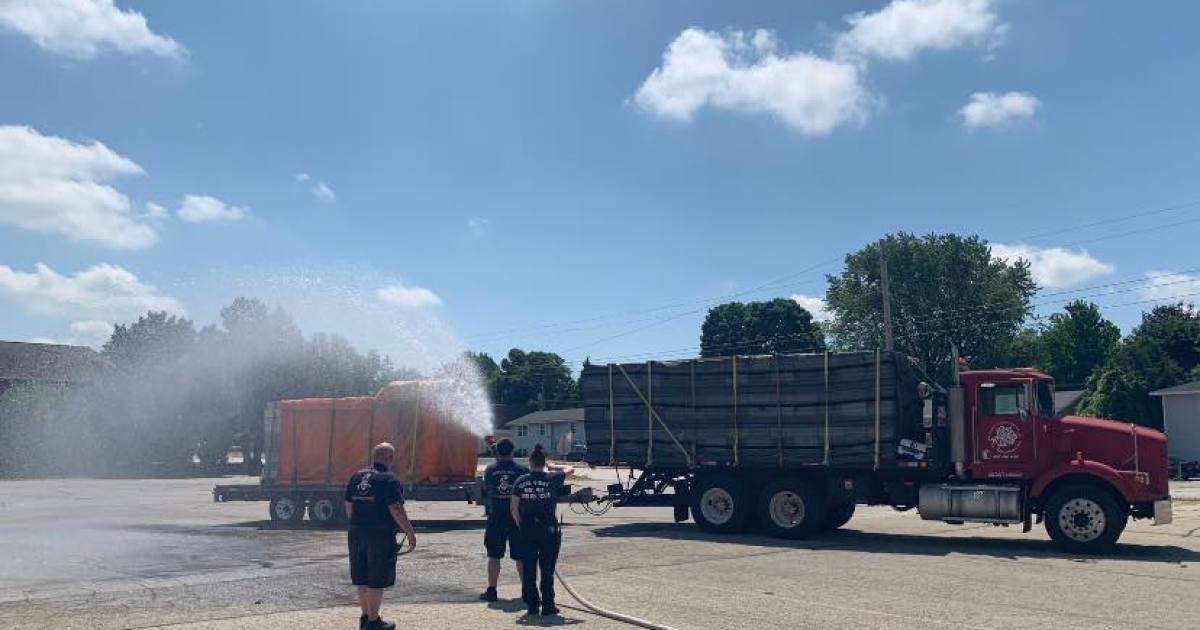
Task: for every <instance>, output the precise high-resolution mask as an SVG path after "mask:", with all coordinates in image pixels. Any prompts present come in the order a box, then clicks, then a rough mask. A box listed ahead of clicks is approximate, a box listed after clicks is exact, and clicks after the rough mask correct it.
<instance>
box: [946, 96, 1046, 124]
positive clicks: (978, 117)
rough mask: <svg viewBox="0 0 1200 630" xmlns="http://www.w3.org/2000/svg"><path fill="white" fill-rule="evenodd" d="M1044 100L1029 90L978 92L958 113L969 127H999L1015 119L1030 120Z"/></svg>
mask: <svg viewBox="0 0 1200 630" xmlns="http://www.w3.org/2000/svg"><path fill="white" fill-rule="evenodd" d="M1041 105H1042V102H1041V100H1039V99H1038V97H1036V96H1034V95H1032V94H1029V93H1028V92H1005V93H1003V94H1001V93H999V92H976V93H974V94H972V95H971V100H970V101H968V102H967V104H966V105H963V106H962V109H960V110H958V115H959V117H960V118H962V122H963V126H965V127H966V128H968V129H978V128H980V127H998V126H1000V125H1003V124H1005V123H1008V122H1011V121H1015V120H1029V119H1031V118H1033V116H1034V114H1036V113H1037V110H1038V108H1039V107H1041Z"/></svg>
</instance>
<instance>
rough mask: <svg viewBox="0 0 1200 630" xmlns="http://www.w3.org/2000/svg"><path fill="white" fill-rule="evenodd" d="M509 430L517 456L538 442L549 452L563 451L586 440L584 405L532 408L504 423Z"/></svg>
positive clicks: (554, 453)
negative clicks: (532, 409)
mask: <svg viewBox="0 0 1200 630" xmlns="http://www.w3.org/2000/svg"><path fill="white" fill-rule="evenodd" d="M504 428H505V429H507V430H509V431H511V432H512V441H513V446H515V447H516V453H517V455H518V456H524V455H528V454H529V453H530V452H531V451H533V447H534V446H536V445H538V444H541V445H542V447H543V448H545V449H546V453H548V454H550V455H564V454H566V453H567V452H568V451H570V450H571V448H572V447H573V446H575V445H576V444H586V443H587V437H586V435H585V433H584V429H583V408H578V409H555V410H552V411H535V412H533V413H531V414H528V415H524V416H521V417H520V418H517V419H516V420H513V421H511V422H509V423H508V424H506V425H504Z"/></svg>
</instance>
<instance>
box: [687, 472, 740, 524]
mask: <svg viewBox="0 0 1200 630" xmlns="http://www.w3.org/2000/svg"><path fill="white" fill-rule="evenodd" d="M691 506H692V519H693V520H695V521H696V525H698V526H700V529H702V530H704V531H706V532H713V533H717V534H731V533H734V532H740V531H742V530H744V529H745V528H746V524H747V523H748V522H749V520H750V516H751V511H752V510H753V509H754V507H753V501H752V500H751V498H750V493H749V492H747V491H746V485H745V484H744V483H742V482H741V480H739V479H738V478H737V477H734V476H732V475H705V476H702V477H700V478H699V479H697V480H696V483H695V485H694V486H692V489H691Z"/></svg>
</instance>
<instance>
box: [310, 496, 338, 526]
mask: <svg viewBox="0 0 1200 630" xmlns="http://www.w3.org/2000/svg"><path fill="white" fill-rule="evenodd" d="M339 503H340V502H339V501H334V500H333V498H332V497H313V498H312V500H311V501H309V503H308V520H310V521H312V522H314V523H317V524H319V525H336V524H337V523H338V522H339V521H340V520H341V519H340V518H339V514H340V515H341V516H345V510H344V509H342V506H341V505H339Z"/></svg>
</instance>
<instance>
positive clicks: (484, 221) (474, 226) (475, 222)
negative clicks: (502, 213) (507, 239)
mask: <svg viewBox="0 0 1200 630" xmlns="http://www.w3.org/2000/svg"><path fill="white" fill-rule="evenodd" d="M491 224H492V220H491V219H489V218H487V217H471V218H469V219H467V229H468V230H470V231H471V233H472V234H475V235H477V236H478V235H482V234H483V233H484V231H485V230H487V227H488V226H489V225H491Z"/></svg>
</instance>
